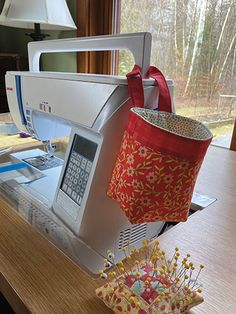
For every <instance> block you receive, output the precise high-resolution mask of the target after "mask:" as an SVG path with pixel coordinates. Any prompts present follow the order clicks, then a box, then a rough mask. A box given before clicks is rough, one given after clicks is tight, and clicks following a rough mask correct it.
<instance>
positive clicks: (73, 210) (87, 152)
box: [6, 33, 173, 273]
mask: <svg viewBox="0 0 236 314" xmlns="http://www.w3.org/2000/svg"><path fill="white" fill-rule="evenodd" d="M120 49H128V50H130V51H131V52H132V54H133V56H134V59H135V63H136V64H138V65H139V66H140V67H141V69H142V73H143V75H144V74H145V73H146V71H147V69H148V67H149V62H150V51H151V35H150V34H149V33H137V34H128V35H127V34H125V35H116V36H99V37H88V38H76V39H63V40H50V41H42V42H37V43H35V42H33V43H30V44H29V47H28V51H29V66H30V71H29V72H8V73H7V74H6V89H7V98H8V103H9V108H10V112H11V115H12V117H13V119H14V121H15V123H16V125H17V127H18V128H19V130H21V131H23V132H26V133H29V134H30V135H31V136H33V137H35V138H37V139H39V140H41V141H44V142H46V143H48V147H49V155H47V156H45V152H43V151H41V150H38V149H36V150H31V151H26V152H20V153H15V154H12V160H13V161H14V162H22V161H23V162H25V163H27V165H28V166H27V169H28V171H31V170H34V172H36V173H37V172H38V173H41V174H42V175H41V176H40V175H39V176H37V178H36V179H35V180H31V181H30V182H28V184H27V185H25V187H26V191H27V193H28V194H29V195H30V197H31V198H32V200H33V199H35V201H36V202H39V201H41V203H42V204H43V205H44V207H45V208H46V210H47V212H48V213H49V212H50V214H48V215H49V216H48V217H49V220H48V223H49V224H50V221H57V222H58V221H62V222H63V224H64V225H65V226H66V227H65V228H69V229H70V230H71V231H72V233H73V234H74V235H76V238H77V242H76V245H74V249H76V251H77V255H78V261H79V262H80V263H81V264H85V266H86V268H88V269H89V270H90V271H91V272H93V273H95V272H97V270H98V269H99V268H100V267H101V264H99V262H98V260H99V259H98V257H99V256H106V251H107V249H112V250H113V251H114V253H115V257H116V260H117V259H120V258H121V257H123V253H122V252H121V248H122V247H123V246H126V244H127V241H128V240H130V243H131V244H132V246H134V247H140V246H141V245H142V240H144V239H150V238H154V237H156V236H157V235H158V233H159V232H160V229H161V228H162V225H163V223H162V222H158V223H144V224H141V225H131V224H130V223H129V222H128V221H127V219H126V218H125V216H124V215H123V214H122V212H121V211H120V209H119V206H118V205H117V203H116V202H114V201H113V200H111V199H110V198H109V197H107V195H106V190H107V186H108V183H109V180H110V178H111V172H112V169H113V166H114V163H115V160H116V156H117V153H118V151H119V146H120V142H121V138H122V135H123V132H124V128H125V125H126V121H127V117H128V112H129V109H130V108H131V106H132V104H131V102H130V99H129V97H128V92H127V81H126V78H124V77H117V76H105V75H88V74H87V75H86V74H71V73H50V72H40V71H39V58H40V55H41V53H50V52H65V51H95V50H120ZM154 85H155V84H154V80H152V79H148V80H144V91H145V104H146V106H147V107H153V106H157V104H154V103H153V99H154V98H155V94H156V92H157V91H156V87H154ZM168 85H169V88H170V91H171V94H172V93H173V86H172V81H170V80H169V81H168ZM69 134H70V140H69V144H68V147H67V151H66V155H65V159H64V162H63V161H62V160H60V159H59V158H56V157H53V154H52V151H50V142H48V141H50V140H51V139H54V138H58V137H62V136H65V135H69ZM18 182H19V184H22V182H21V177H19V178H18ZM33 213H34V211H33ZM31 215H32V213H31ZM37 217H38V216H37ZM58 218H59V219H58ZM38 219H39V217H38ZM48 232H49V231H48ZM75 246H76V248H75ZM96 254H97V256H96V257H94V255H96ZM100 261H101V262H102V258H101V259H100Z"/></svg>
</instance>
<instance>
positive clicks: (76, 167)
mask: <svg viewBox="0 0 236 314" xmlns="http://www.w3.org/2000/svg"><path fill="white" fill-rule="evenodd" d="M96 150H97V144H96V143H94V142H92V141H90V140H88V139H86V138H84V137H81V136H79V135H77V134H76V135H75V137H74V140H73V143H72V147H71V152H70V155H69V158H68V162H67V166H66V169H65V173H64V177H63V179H62V182H61V187H60V189H61V190H62V191H63V192H64V193H65V194H67V196H69V198H71V199H72V200H73V201H74V202H75V203H76V204H78V205H79V206H80V205H81V203H82V200H83V196H84V193H85V190H86V186H87V183H88V179H89V174H90V172H91V169H92V164H93V160H94V157H95V154H96Z"/></svg>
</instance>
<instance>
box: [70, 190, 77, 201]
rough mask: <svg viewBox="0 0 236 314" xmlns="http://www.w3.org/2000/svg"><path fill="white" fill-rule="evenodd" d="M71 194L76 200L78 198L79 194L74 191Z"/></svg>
mask: <svg viewBox="0 0 236 314" xmlns="http://www.w3.org/2000/svg"><path fill="white" fill-rule="evenodd" d="M71 196H72V197H73V199H74V200H76V197H77V194H76V193H75V192H74V191H73V192H72V195H71Z"/></svg>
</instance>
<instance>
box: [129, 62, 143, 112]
mask: <svg viewBox="0 0 236 314" xmlns="http://www.w3.org/2000/svg"><path fill="white" fill-rule="evenodd" d="M126 77H127V80H128V92H129V96H130V97H131V100H132V103H133V105H134V107H141V108H143V107H144V93H143V80H142V74H141V70H140V68H139V66H138V65H135V66H134V67H133V70H132V71H131V72H129V73H127V74H126Z"/></svg>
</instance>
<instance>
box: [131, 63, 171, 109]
mask: <svg viewBox="0 0 236 314" xmlns="http://www.w3.org/2000/svg"><path fill="white" fill-rule="evenodd" d="M126 77H127V80H128V91H129V95H130V97H131V99H132V103H133V105H134V107H141V108H143V107H144V92H143V81H142V75H141V71H140V68H139V66H137V65H135V66H134V67H133V70H132V71H131V72H129V73H127V74H126ZM146 77H147V78H153V79H154V80H155V81H156V85H157V86H158V88H159V98H158V110H159V111H165V112H172V105H171V97H170V92H169V87H168V85H167V82H166V79H165V77H164V75H163V74H162V73H161V71H160V70H159V69H157V68H156V67H154V66H150V67H149V69H148V72H147V75H146Z"/></svg>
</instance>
